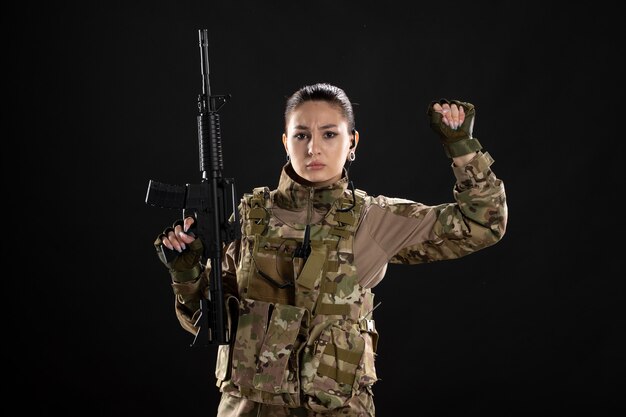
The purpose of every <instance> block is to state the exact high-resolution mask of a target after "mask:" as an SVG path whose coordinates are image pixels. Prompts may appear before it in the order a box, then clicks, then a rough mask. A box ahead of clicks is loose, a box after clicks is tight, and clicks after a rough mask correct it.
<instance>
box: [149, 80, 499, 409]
mask: <svg viewBox="0 0 626 417" xmlns="http://www.w3.org/2000/svg"><path fill="white" fill-rule="evenodd" d="M474 113H475V109H474V106H473V105H472V104H470V103H467V102H462V101H458V100H450V101H448V100H445V99H444V100H440V101H437V102H433V103H431V104H430V105H429V107H428V112H427V115H428V118H429V121H430V125H431V127H432V128H433V129H434V130H435V132H436V133H437V134H438V135H439V137H440V138H441V140H442V144H443V147H444V150H445V152H446V155H448V156H449V157H450V158H451V159H452V167H451V168H452V172H453V174H454V175H455V177H456V184H455V186H454V189H453V199H454V202H450V203H443V204H439V205H434V206H431V205H424V204H421V203H417V202H414V201H410V200H406V199H399V198H389V197H386V196H382V195H379V196H377V197H373V196H370V195H368V194H367V193H366V192H364V191H362V190H359V189H355V188H354V187H353V186H352V183H351V182H350V181H349V178H348V170H347V167H349V165H350V163H351V162H352V161H354V160H355V158H356V150H357V146H358V144H359V133H358V132H357V131H356V129H355V122H354V114H353V110H352V106H351V103H350V100H349V99H348V97H347V96H346V94H345V92H344V91H343V90H342V89H341V88H338V87H337V86H333V85H329V84H326V83H319V84H314V85H308V86H305V87H302V88H301V89H299V90H298V91H296V92H295V93H294V94H293V95H292V96H291V97H289V99H288V100H287V103H286V108H285V131H284V134H283V136H282V141H283V145H284V147H285V151H286V152H287V163H286V164H285V165H284V166H283V167H282V170H281V173H280V179H279V183H278V187H277V188H275V189H271V190H270V189H269V188H268V187H258V188H255V189H254V190H253V191H252V192H251V193H247V194H244V196H243V198H242V199H241V203H240V204H239V208H238V209H239V215H240V216H239V218H240V223H241V232H242V236H241V238H240V239H238V240H235V241H233V242H232V243H230V244H229V245H228V246H227V247H225V249H224V256H223V261H222V278H223V287H224V290H225V296H226V299H227V302H226V303H227V304H228V305H233V300H234V303H235V306H237V307H236V308H235V309H234V310H235V311H234V313H231V319H232V329H231V332H232V334H234V337H233V338H232V342H231V343H230V344H229V345H222V346H220V349H219V351H218V359H217V367H216V377H217V385H218V387H219V388H220V391H221V393H222V396H221V401H220V404H219V408H218V416H220V417H226V416H228V417H231V416H233V417H234V416H255V417H257V416H272V417H283V416H321V415H323V416H339V415H341V416H374V402H373V395H372V386H373V384H374V383H375V382H376V380H377V377H376V369H375V366H374V357H375V352H376V343H377V339H378V333H377V331H376V327H375V325H374V320H373V310H374V308H375V305H374V295H373V293H372V288H374V287H375V286H376V285H377V284H378V283H379V282H380V281H381V280H382V278H383V277H384V275H385V272H386V269H387V264H388V263H390V262H391V263H403V264H420V263H425V262H433V261H439V260H447V259H455V258H459V257H462V256H465V255H468V254H471V253H474V252H476V251H478V250H480V249H483V248H486V247H489V246H491V245H493V244H495V243H496V242H498V241H499V240H500V239H502V237H503V235H504V233H505V228H506V223H507V205H506V198H505V189H504V184H503V182H502V181H501V180H500V179H498V178H496V176H495V174H494V173H493V171H492V170H491V165H492V163H493V159H492V158H491V156H490V155H489V154H488V153H487V152H483V151H482V147H481V144H480V143H479V142H478V140H477V139H476V138H473V137H472V129H473V123H474ZM233 218H234V216H233V217H231V219H233ZM193 222H194V219H193V217H188V218H185V219H184V220H179V221H177V222H175V223H174V226H173V227H169V228H167V229H165V231H164V232H163V233H161V234H160V235H159V236H158V238H157V240H156V241H155V246H156V247H157V249H160V246H161V245H164V246H166V247H167V248H169V249H172V250H175V251H177V252H178V253H180V255H179V256H177V257H176V258H175V259H174V260H173V261H172V262H166V266H167V267H168V269H169V271H170V274H171V276H172V279H173V284H172V285H173V289H174V293H175V307H176V315H177V317H178V319H179V321H180V323H181V325H182V327H183V328H185V329H186V330H188V331H189V332H191V333H192V334H196V331H197V328H196V327H195V325H194V324H195V323H196V319H197V318H198V314H199V313H198V311H199V300H200V298H201V297H202V296H204V297H206V294H207V287H208V276H209V272H210V262H209V263H208V264H206V265H202V264H201V263H200V260H201V259H200V258H201V253H202V242H201V241H200V239H195V238H194V235H193V233H190V228H191V227H192V225H193ZM192 230H193V229H192Z"/></svg>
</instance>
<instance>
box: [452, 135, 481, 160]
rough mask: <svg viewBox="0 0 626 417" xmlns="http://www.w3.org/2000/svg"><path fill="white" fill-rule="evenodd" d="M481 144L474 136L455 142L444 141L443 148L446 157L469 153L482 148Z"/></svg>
mask: <svg viewBox="0 0 626 417" xmlns="http://www.w3.org/2000/svg"><path fill="white" fill-rule="evenodd" d="M482 148H483V147H482V145H481V144H480V142H479V141H478V139H476V138H467V139H461V140H458V141H456V142H450V143H444V146H443V149H444V151H445V152H446V156H447V157H448V158H456V157H459V156H463V155H467V154H471V153H473V152H476V151H480V150H481V149H482Z"/></svg>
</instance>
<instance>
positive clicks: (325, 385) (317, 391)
mask: <svg viewBox="0 0 626 417" xmlns="http://www.w3.org/2000/svg"><path fill="white" fill-rule="evenodd" d="M312 334H315V331H314V332H312ZM365 345H366V343H365V339H364V337H363V335H362V334H361V331H360V330H359V328H358V326H355V325H354V324H352V323H350V322H348V321H346V320H338V321H334V322H332V323H331V324H330V325H328V326H326V327H325V328H324V329H323V330H322V331H321V333H320V334H319V336H318V337H316V338H315V339H314V340H312V341H310V343H308V344H307V345H306V346H305V348H304V351H303V356H302V366H301V369H302V371H301V373H300V375H301V381H302V391H303V392H304V393H305V394H306V395H308V396H309V398H308V405H309V407H310V408H311V409H313V410H314V411H327V410H333V409H335V408H338V407H341V406H344V405H346V403H347V402H348V401H349V400H350V399H351V398H352V397H353V396H354V395H355V394H357V393H358V391H359V387H360V381H361V379H362V378H361V377H362V374H363V366H362V361H363V356H364V352H365Z"/></svg>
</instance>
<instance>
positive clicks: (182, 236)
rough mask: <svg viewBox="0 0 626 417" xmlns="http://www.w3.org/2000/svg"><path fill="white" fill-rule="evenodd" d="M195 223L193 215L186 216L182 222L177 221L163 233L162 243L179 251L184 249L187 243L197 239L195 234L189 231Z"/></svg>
mask: <svg viewBox="0 0 626 417" xmlns="http://www.w3.org/2000/svg"><path fill="white" fill-rule="evenodd" d="M193 223H194V219H193V217H185V219H184V220H183V221H182V222H181V221H178V222H176V223H175V224H174V226H173V227H168V228H167V229H165V231H164V232H163V233H162V234H161V236H160V238H161V243H162V244H163V245H164V246H165V247H166V248H168V249H171V250H175V251H178V252H179V253H180V252H182V251H184V250H185V249H186V248H187V245H189V244H191V242H193V241H194V240H196V238H195V236H194V235H193V234H191V233H188V232H189V228H190V227H191V226H192V225H193Z"/></svg>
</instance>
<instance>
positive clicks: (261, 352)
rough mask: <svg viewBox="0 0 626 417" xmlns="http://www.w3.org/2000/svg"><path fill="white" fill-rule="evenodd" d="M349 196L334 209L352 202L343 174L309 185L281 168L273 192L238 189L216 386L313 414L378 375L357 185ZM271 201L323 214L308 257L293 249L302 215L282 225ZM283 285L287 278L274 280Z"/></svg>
mask: <svg viewBox="0 0 626 417" xmlns="http://www.w3.org/2000/svg"><path fill="white" fill-rule="evenodd" d="M355 198H356V201H357V204H356V205H355V206H354V207H353V208H352V209H351V210H350V211H348V212H339V211H337V209H338V208H345V207H350V206H351V205H352V201H353V200H352V192H351V191H348V190H347V178H343V179H342V180H340V181H339V182H338V183H336V184H334V185H332V186H328V187H324V188H316V189H314V188H311V187H306V186H303V185H300V184H298V183H296V182H294V181H293V180H291V179H290V178H289V177H288V176H287V175H283V177H281V182H280V184H279V187H278V188H277V189H276V190H274V191H270V190H269V189H268V188H267V187H259V188H256V189H255V190H254V192H253V193H252V194H247V195H246V196H244V198H243V199H242V204H241V205H240V207H241V218H242V219H243V229H244V230H243V232H244V233H243V236H242V242H241V244H242V249H241V254H242V257H241V261H240V262H239V264H238V270H237V277H238V284H239V294H240V296H241V301H240V311H239V324H238V329H237V335H236V338H235V341H234V345H233V347H232V351H233V353H232V376H231V379H230V380H219V381H218V386H220V388H221V389H222V391H223V392H225V393H227V394H231V395H233V396H235V397H239V398H244V399H247V400H251V401H254V402H257V403H264V404H271V405H278V406H283V407H288V408H291V409H297V408H303V409H307V410H310V411H317V412H327V411H329V410H339V409H341V408H345V407H346V406H348V404H349V403H350V402H351V400H352V399H353V398H354V397H355V396H357V397H358V396H360V395H362V394H363V393H365V394H363V395H368V394H367V393H368V392H369V388H370V387H371V386H372V385H373V384H374V383H375V382H376V381H377V376H376V370H375V367H374V355H375V353H374V349H375V347H376V343H375V341H376V339H377V333H376V329H375V327H374V324H373V323H374V322H373V320H372V318H371V312H372V310H373V299H374V296H373V294H372V293H371V291H370V290H369V289H365V288H363V287H361V286H360V285H359V283H358V276H357V271H356V267H355V266H354V262H353V261H354V255H353V252H352V243H353V238H354V232H355V230H356V226H357V223H358V220H359V216H360V213H361V209H362V207H363V203H364V198H365V193H364V192H362V191H360V190H357V191H356V196H355ZM274 204H280V207H281V208H285V207H287V208H292V209H303V208H306V210H307V214H308V215H307V217H308V218H307V219H306V221H310V220H311V218H312V217H311V216H312V214H313V211H318V212H326V213H327V214H326V216H325V217H324V218H323V219H322V220H321V221H320V222H317V223H316V224H313V225H311V229H310V237H311V254H310V255H309V257H308V259H307V261H306V263H302V262H301V259H299V258H294V257H293V253H294V251H295V250H296V248H297V247H298V244H300V243H301V242H302V240H303V237H304V230H305V227H306V223H302V224H286V223H285V222H283V221H282V220H281V219H279V218H278V217H277V216H275V215H273V213H272V209H273V206H274ZM285 284H291V285H287V286H285V288H279V286H282V285H285ZM222 356H223V357H226V356H227V355H225V354H222ZM224 365H225V364H224V363H223V362H222V363H221V365H220V366H224ZM222 373H223V372H222ZM365 403H367V404H369V403H370V401H365ZM286 415H292V414H286ZM293 415H296V414H293ZM304 415H309V414H304ZM341 415H345V414H341ZM365 415H368V414H365Z"/></svg>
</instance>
